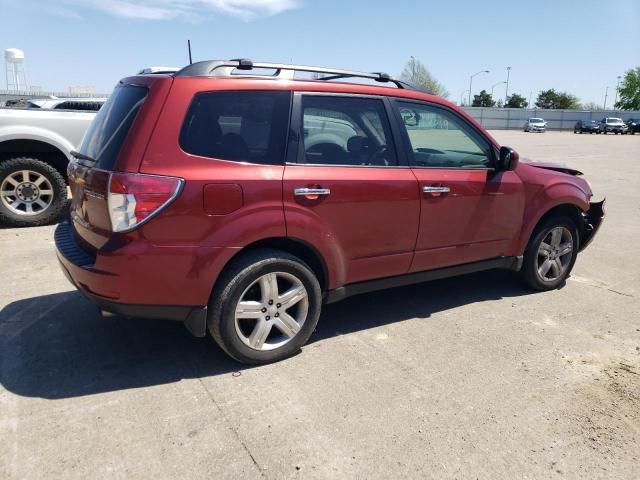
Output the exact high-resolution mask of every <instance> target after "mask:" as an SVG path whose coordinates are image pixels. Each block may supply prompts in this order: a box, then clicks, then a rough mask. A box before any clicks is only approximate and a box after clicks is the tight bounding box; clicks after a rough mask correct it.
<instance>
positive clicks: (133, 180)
mask: <svg viewBox="0 0 640 480" xmlns="http://www.w3.org/2000/svg"><path fill="white" fill-rule="evenodd" d="M183 183H184V180H182V179H181V178H175V177H161V176H156V175H142V174H137V173H116V172H114V173H111V175H110V177H109V193H108V196H107V203H108V205H109V217H110V218H111V230H112V231H114V232H127V231H129V230H133V229H134V228H136V227H138V226H140V225H141V224H143V223H144V222H146V221H148V220H150V219H151V217H153V216H154V215H157V214H158V213H159V212H160V211H162V209H163V208H165V207H166V206H167V205H169V204H170V203H171V202H172V201H173V200H174V199H175V198H176V197H177V196H178V194H179V193H180V190H181V189H182V184H183Z"/></svg>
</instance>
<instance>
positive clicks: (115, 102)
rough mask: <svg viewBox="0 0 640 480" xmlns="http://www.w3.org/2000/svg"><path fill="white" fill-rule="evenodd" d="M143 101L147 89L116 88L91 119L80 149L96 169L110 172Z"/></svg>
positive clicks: (132, 87)
mask: <svg viewBox="0 0 640 480" xmlns="http://www.w3.org/2000/svg"><path fill="white" fill-rule="evenodd" d="M145 98H147V88H146V87H138V86H133V85H119V86H117V87H116V88H115V90H114V91H113V93H112V94H111V95H110V96H109V99H108V100H107V101H106V103H105V104H104V105H103V106H102V108H101V109H100V111H99V112H98V114H97V115H96V118H94V119H93V122H92V123H91V126H90V127H89V130H87V133H86V135H85V137H84V140H83V141H82V146H81V147H80V152H81V153H83V154H85V155H87V156H89V157H91V158H93V159H95V160H96V162H97V163H96V165H95V166H96V167H98V168H102V169H105V170H113V167H114V165H115V163H116V159H117V158H118V154H119V153H120V149H121V148H122V144H123V143H124V141H125V139H126V138H127V134H128V133H129V129H130V128H131V125H133V121H134V120H135V118H136V115H138V112H139V111H140V108H141V107H142V104H143V103H144V100H145Z"/></svg>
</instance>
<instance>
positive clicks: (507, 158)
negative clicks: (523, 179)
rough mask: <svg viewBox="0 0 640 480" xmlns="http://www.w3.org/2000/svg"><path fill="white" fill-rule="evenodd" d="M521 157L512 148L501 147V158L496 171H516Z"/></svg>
mask: <svg viewBox="0 0 640 480" xmlns="http://www.w3.org/2000/svg"><path fill="white" fill-rule="evenodd" d="M519 160H520V155H518V152H516V151H515V150H514V149H513V148H511V147H500V158H499V159H498V162H497V165H496V170H498V171H499V172H502V171H506V170H515V169H516V167H517V166H518V161H519Z"/></svg>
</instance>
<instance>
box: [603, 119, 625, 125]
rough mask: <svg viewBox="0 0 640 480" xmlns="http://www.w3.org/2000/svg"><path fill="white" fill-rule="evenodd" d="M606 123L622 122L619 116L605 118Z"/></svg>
mask: <svg viewBox="0 0 640 480" xmlns="http://www.w3.org/2000/svg"><path fill="white" fill-rule="evenodd" d="M607 123H616V124H617V123H624V122H623V121H622V119H621V118H610V119H608V120H607Z"/></svg>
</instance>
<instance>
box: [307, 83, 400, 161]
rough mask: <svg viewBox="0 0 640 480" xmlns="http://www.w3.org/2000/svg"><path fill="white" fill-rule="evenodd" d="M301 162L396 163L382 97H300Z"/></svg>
mask: <svg viewBox="0 0 640 480" xmlns="http://www.w3.org/2000/svg"><path fill="white" fill-rule="evenodd" d="M302 125H303V147H304V157H303V159H302V160H303V161H304V163H307V164H313V165H345V166H375V167H388V166H396V165H398V159H397V156H396V152H395V148H394V145H393V140H392V138H391V129H390V126H389V120H388V119H387V114H386V111H385V107H384V104H383V102H382V100H379V99H375V98H360V97H338V96H333V95H328V96H327V95H323V96H311V95H304V96H303V97H302Z"/></svg>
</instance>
